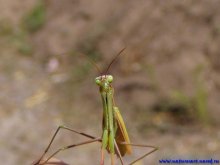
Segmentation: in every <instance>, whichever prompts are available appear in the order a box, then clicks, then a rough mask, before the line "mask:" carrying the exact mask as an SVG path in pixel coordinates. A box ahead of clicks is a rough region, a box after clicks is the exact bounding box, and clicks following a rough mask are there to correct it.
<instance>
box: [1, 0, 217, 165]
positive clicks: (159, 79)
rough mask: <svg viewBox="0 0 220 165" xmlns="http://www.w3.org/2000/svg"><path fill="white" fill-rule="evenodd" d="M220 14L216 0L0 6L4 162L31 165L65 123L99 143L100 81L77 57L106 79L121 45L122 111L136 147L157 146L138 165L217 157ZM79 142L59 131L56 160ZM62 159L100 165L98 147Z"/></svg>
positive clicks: (117, 81)
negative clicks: (138, 145)
mask: <svg viewBox="0 0 220 165" xmlns="http://www.w3.org/2000/svg"><path fill="white" fill-rule="evenodd" d="M219 8H220V3H219V1H218V0H212V1H207V0H200V1H190V0H185V1H172V0H171V1H166V0H165V1H160V0H148V1H145V0H139V1H132V0H127V1H125V0H119V1H116V0H111V1H107V0H93V1H88V0H62V1H60V0H45V1H37V0H16V1H13V0H8V1H1V5H0V130H1V131H0V160H1V162H4V164H5V165H15V164H20V165H21V164H25V165H29V164H31V162H33V161H34V160H36V159H37V158H39V156H40V155H41V154H42V152H43V150H44V149H45V147H46V145H47V144H48V142H49V140H50V139H51V136H52V134H53V133H54V131H55V130H56V128H57V127H58V126H59V125H61V124H62V125H66V126H69V127H71V128H74V129H76V130H80V131H83V132H86V133H89V134H91V135H94V136H100V135H101V122H102V105H101V99H100V95H99V91H98V87H97V86H96V84H95V83H94V78H95V77H96V76H98V75H99V73H98V72H97V70H96V69H95V67H94V66H93V65H91V63H90V62H89V61H88V59H87V58H85V57H84V56H82V55H81V54H85V55H87V56H88V57H89V58H90V59H92V60H93V61H95V62H96V64H97V65H98V66H99V67H100V69H101V70H102V71H104V70H105V69H106V68H107V66H108V64H109V63H110V62H111V60H112V59H113V58H114V57H115V55H116V54H117V53H118V52H119V51H120V50H121V49H122V48H124V47H125V46H126V50H125V51H124V53H123V55H122V56H120V58H118V59H117V60H116V62H115V63H114V64H113V65H112V66H111V68H110V70H109V73H110V74H112V75H113V76H114V82H113V86H114V88H115V101H116V104H117V105H118V106H119V107H120V110H121V113H122V116H123V117H124V120H125V122H126V125H127V129H128V133H129V135H130V137H131V141H132V142H133V143H143V144H149V145H154V146H158V147H159V148H160V150H159V151H157V152H155V153H153V154H151V155H150V156H148V157H147V158H145V159H144V160H143V161H141V162H140V163H139V164H152V165H154V164H159V163H158V160H159V159H162V158H168V159H169V158H176V159H179V158H181V159H184V158H185V159H189V158H193V159H195V158H200V159H206V158H216V159H217V158H218V159H219V154H220V142H219V139H220V130H219V123H220V120H219V116H220V111H219V109H220V76H219V72H220V60H219V58H220V49H219V44H220V10H219ZM83 140H86V138H82V137H81V136H78V135H73V134H72V133H68V132H67V131H62V133H60V134H59V135H58V137H57V139H56V141H55V143H54V145H53V147H52V148H51V151H50V153H52V152H53V151H55V150H56V149H57V148H59V147H61V146H64V145H67V144H72V143H76V142H80V141H83ZM146 151H148V149H144V150H143V149H138V148H135V149H134V153H133V155H132V156H131V157H129V158H127V157H126V158H125V159H126V160H131V159H134V158H135V157H137V156H138V155H140V154H143V153H144V152H146ZM57 157H58V158H59V159H62V160H63V161H65V162H67V163H69V164H77V165H85V164H97V165H98V164H99V161H100V144H91V145H87V146H84V147H79V148H75V149H72V150H68V151H65V152H63V153H61V154H59V155H57ZM107 157H108V156H107ZM108 163H109V160H108V159H107V161H106V164H108Z"/></svg>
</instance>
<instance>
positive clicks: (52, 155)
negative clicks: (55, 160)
mask: <svg viewBox="0 0 220 165" xmlns="http://www.w3.org/2000/svg"><path fill="white" fill-rule="evenodd" d="M97 141H101V138H96V139H92V140H88V141H85V142H81V143H77V144H71V145H68V146H65V147H62V148H59V149H58V150H57V151H56V152H54V153H53V154H51V156H49V157H48V158H47V159H46V160H45V161H44V162H43V163H40V164H37V165H44V164H45V163H47V162H48V161H49V160H50V159H51V158H52V157H54V156H55V155H57V154H58V153H59V152H61V151H64V150H67V149H70V148H74V147H77V146H82V145H85V144H89V143H93V142H97Z"/></svg>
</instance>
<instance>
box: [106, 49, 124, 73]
mask: <svg viewBox="0 0 220 165" xmlns="http://www.w3.org/2000/svg"><path fill="white" fill-rule="evenodd" d="M125 49H126V47H124V48H123V49H122V50H121V51H120V52H119V53H118V54H117V55H116V56H115V58H113V60H112V61H111V62H110V64H109V65H108V68H107V69H106V71H105V72H104V73H105V74H104V75H106V74H107V73H108V71H109V69H110V67H111V65H112V64H113V63H114V62H115V60H116V59H117V58H118V57H119V56H120V55H121V54H122V52H123V51H124V50H125Z"/></svg>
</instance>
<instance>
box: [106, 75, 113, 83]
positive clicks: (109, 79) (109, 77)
mask: <svg viewBox="0 0 220 165" xmlns="http://www.w3.org/2000/svg"><path fill="white" fill-rule="evenodd" d="M107 80H108V82H109V83H111V82H112V81H113V76H112V75H108V77H107Z"/></svg>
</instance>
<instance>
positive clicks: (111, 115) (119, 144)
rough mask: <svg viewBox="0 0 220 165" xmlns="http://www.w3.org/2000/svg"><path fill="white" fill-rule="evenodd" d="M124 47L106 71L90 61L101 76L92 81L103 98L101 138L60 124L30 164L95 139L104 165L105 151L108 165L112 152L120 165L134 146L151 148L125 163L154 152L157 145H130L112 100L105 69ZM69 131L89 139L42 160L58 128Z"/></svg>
mask: <svg viewBox="0 0 220 165" xmlns="http://www.w3.org/2000/svg"><path fill="white" fill-rule="evenodd" d="M124 50H125V48H124V49H122V50H121V51H120V52H119V53H118V54H117V55H116V57H115V58H114V59H113V60H112V61H111V63H110V64H109V65H108V67H107V69H106V71H105V72H104V74H101V72H100V69H99V68H98V67H97V65H95V63H94V62H93V61H92V60H90V59H89V60H90V62H91V63H93V64H94V66H95V67H96V68H97V70H98V71H99V72H100V76H98V77H96V78H95V83H96V84H97V85H98V87H99V92H100V95H101V99H102V106H103V121H102V136H101V137H95V136H92V135H89V134H87V133H84V132H81V131H77V130H74V129H71V128H68V127H66V126H59V127H58V128H57V130H56V131H55V133H54V135H53V137H52V139H51V140H50V143H49V144H48V146H47V148H46V149H45V151H44V153H43V155H42V156H41V157H40V159H38V160H37V161H36V162H35V163H33V165H44V164H47V162H49V161H50V159H52V158H53V157H54V156H55V155H57V154H58V153H59V152H61V151H63V150H67V149H69V148H74V147H77V146H82V145H86V144H89V143H94V142H100V143H101V161H100V165H104V156H105V151H106V150H107V152H108V153H109V154H110V155H111V165H115V155H117V157H118V158H119V159H120V163H121V165H125V163H124V161H123V158H122V157H123V156H124V155H126V154H131V153H132V148H131V147H132V146H133V147H148V148H151V151H149V152H147V153H145V154H144V155H142V156H140V157H139V158H137V159H136V160H134V161H132V162H131V163H129V164H128V165H132V164H135V163H136V162H138V161H139V160H141V159H143V158H145V157H146V156H148V155H150V154H151V153H153V152H155V151H156V150H158V148H157V147H155V146H150V145H142V144H133V143H131V142H130V139H129V136H128V132H127V129H126V126H125V123H124V120H123V117H122V115H121V113H120V110H119V108H118V107H117V106H116V104H115V101H114V88H113V87H112V85H111V84H112V82H113V76H112V75H108V74H107V72H108V70H109V69H110V67H111V65H112V64H113V63H114V61H115V60H116V59H117V58H118V57H119V56H120V55H121V54H122V52H123V51H124ZM62 129H64V130H68V131H71V132H73V133H76V134H79V135H82V136H85V137H87V138H88V139H89V140H87V141H84V142H81V143H77V144H72V145H68V146H65V147H62V148H60V149H58V150H57V151H56V152H54V153H53V154H52V155H51V156H49V157H48V158H47V159H45V158H44V157H45V155H46V153H47V152H48V150H49V149H50V147H51V145H52V143H53V141H54V139H55V137H56V136H57V134H58V133H59V132H60V130H62Z"/></svg>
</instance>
